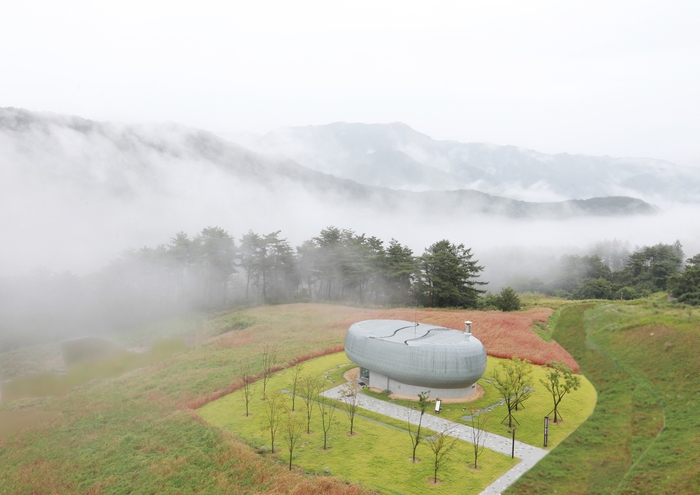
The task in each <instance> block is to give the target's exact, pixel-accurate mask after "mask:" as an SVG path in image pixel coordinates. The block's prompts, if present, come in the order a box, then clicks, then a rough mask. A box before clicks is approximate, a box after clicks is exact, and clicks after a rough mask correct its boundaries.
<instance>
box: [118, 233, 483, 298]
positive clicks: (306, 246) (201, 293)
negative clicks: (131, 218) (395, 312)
mask: <svg viewBox="0 0 700 495" xmlns="http://www.w3.org/2000/svg"><path fill="white" fill-rule="evenodd" d="M110 270H112V271H113V273H114V276H115V278H117V279H119V278H123V279H124V283H125V284H127V283H128V284H131V288H132V289H133V290H135V291H147V292H149V293H150V294H151V295H153V294H160V295H159V296H158V297H157V300H158V301H160V303H161V304H162V305H164V306H168V305H171V304H177V305H180V304H182V302H183V300H186V301H189V302H190V303H192V304H195V305H197V306H199V307H203V308H208V307H216V306H221V305H226V304H227V302H228V301H230V300H232V299H234V300H238V301H241V300H243V301H245V302H246V303H249V304H268V303H279V302H287V301H295V300H305V301H344V302H354V303H359V304H368V303H369V304H379V305H385V304H389V305H412V304H421V305H425V306H431V307H446V306H451V307H471V308H475V307H477V305H478V298H479V295H480V294H481V293H482V292H483V291H482V290H480V289H479V288H478V286H480V285H483V284H484V283H485V282H481V281H478V280H477V278H478V276H479V273H480V272H481V271H482V270H483V267H482V266H479V265H478V261H476V260H474V259H473V254H472V253H471V250H470V249H467V248H465V247H464V245H461V244H460V245H454V244H452V243H451V242H450V241H448V240H441V241H438V242H436V243H435V244H433V245H431V246H430V247H428V248H427V249H426V250H425V253H424V254H423V255H421V256H415V255H414V253H413V251H412V250H411V249H410V248H409V247H407V246H404V245H402V244H401V243H399V242H398V241H396V240H395V239H392V240H391V241H390V242H389V243H388V245H386V246H385V244H384V241H382V240H381V239H379V238H377V237H369V236H367V235H365V234H356V233H355V232H353V231H352V230H347V229H339V228H336V227H328V228H326V229H323V230H321V232H320V233H319V235H318V236H315V237H313V238H312V239H309V240H307V241H304V242H303V243H302V244H301V245H300V246H298V247H296V248H292V246H291V245H290V243H289V242H288V241H287V240H286V239H284V238H282V237H281V236H280V231H277V232H272V233H269V234H258V233H255V232H253V231H249V232H248V233H246V234H244V235H242V236H241V237H240V240H239V241H238V243H236V242H235V239H234V238H233V237H232V236H231V235H230V234H228V233H227V232H226V231H224V230H223V229H220V228H218V227H209V228H206V229H204V230H202V232H201V233H200V234H198V235H197V236H195V237H194V238H191V239H190V238H189V237H188V236H187V234H185V233H182V232H181V233H178V234H177V235H176V236H175V237H173V238H172V239H171V242H170V243H168V244H164V245H161V246H158V247H156V248H148V247H144V248H141V249H139V250H132V251H129V252H127V253H124V254H123V255H122V256H121V257H120V258H119V259H118V260H116V261H115V262H114V263H113V264H112V266H111V267H110Z"/></svg>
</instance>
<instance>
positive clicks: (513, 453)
mask: <svg viewBox="0 0 700 495" xmlns="http://www.w3.org/2000/svg"><path fill="white" fill-rule="evenodd" d="M510 433H512V435H513V446H512V447H511V450H510V458H511V459H515V427H513V428H512V429H511V430H510Z"/></svg>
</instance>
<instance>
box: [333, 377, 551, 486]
mask: <svg viewBox="0 0 700 495" xmlns="http://www.w3.org/2000/svg"><path fill="white" fill-rule="evenodd" d="M343 387H344V385H340V386H338V387H335V388H332V389H330V390H326V391H325V392H323V395H324V396H326V397H330V398H332V399H336V400H343V396H342V389H343ZM359 406H360V407H361V408H363V409H367V410H368V411H373V412H376V413H379V414H383V415H385V416H389V417H391V418H394V419H399V420H401V421H406V418H407V417H408V413H409V411H410V412H412V413H413V414H411V416H412V417H411V423H412V424H418V418H419V415H418V414H415V411H414V410H412V409H409V408H407V407H403V406H399V405H396V404H392V403H390V402H386V401H383V400H379V399H375V398H374V397H368V396H366V395H362V396H361V397H360V400H359ZM423 426H425V427H426V428H429V429H431V430H434V431H438V432H440V431H447V434H448V435H450V436H452V437H455V438H459V439H460V440H464V441H465V442H469V443H473V442H472V428H471V427H470V426H467V425H463V424H460V423H455V422H453V421H448V420H446V419H442V418H438V417H436V416H433V415H432V414H426V415H424V416H423ZM448 430H449V431H448ZM485 433H486V437H485V441H484V444H485V446H486V448H487V449H491V450H494V451H496V452H499V453H501V454H504V455H508V456H509V455H510V454H511V449H512V446H513V441H512V439H511V438H509V437H502V436H500V435H495V434H493V433H489V432H485ZM548 453H549V451H548V450H545V449H541V448H539V447H534V446H532V445H528V444H526V443H523V442H519V441H517V440H516V441H515V457H517V458H518V459H520V462H518V463H517V464H516V465H515V466H513V467H512V468H510V469H509V470H508V471H507V472H506V473H505V474H504V475H503V476H501V477H500V478H498V479H497V480H496V481H494V482H493V483H491V484H490V485H489V486H487V487H486V489H485V490H484V491H482V492H481V494H480V495H497V494H500V493H501V492H502V491H503V490H505V489H506V488H508V487H509V486H510V485H511V484H513V483H514V482H515V481H516V480H517V479H518V478H520V476H522V475H523V474H524V473H525V472H527V471H528V470H529V469H530V468H531V467H532V466H534V465H535V464H537V462H538V461H539V460H540V459H542V458H543V457H544V456H545V455H547V454H548Z"/></svg>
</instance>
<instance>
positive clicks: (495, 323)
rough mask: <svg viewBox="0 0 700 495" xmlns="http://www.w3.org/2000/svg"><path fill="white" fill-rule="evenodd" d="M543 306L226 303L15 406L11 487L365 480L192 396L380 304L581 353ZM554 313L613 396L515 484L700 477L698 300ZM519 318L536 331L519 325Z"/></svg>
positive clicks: (220, 390)
mask: <svg viewBox="0 0 700 495" xmlns="http://www.w3.org/2000/svg"><path fill="white" fill-rule="evenodd" d="M533 311H534V312H532V313H517V314H514V315H503V314H502V313H498V312H494V313H478V312H469V311H454V312H451V311H420V310H419V311H418V312H416V313H414V311H413V310H405V309H397V310H370V309H358V308H348V307H340V306H330V305H306V304H303V305H289V306H270V307H264V308H255V309H251V310H246V311H244V312H237V313H233V314H218V315H212V316H211V317H210V318H208V319H205V321H204V322H203V325H202V327H203V328H204V333H205V335H206V336H208V338H209V340H208V341H207V342H205V343H204V345H203V346H202V350H201V351H197V350H196V349H195V348H193V347H190V348H188V349H187V350H185V351H183V352H180V353H178V354H175V355H174V356H173V357H171V358H169V359H166V360H164V361H161V362H159V363H157V364H152V365H146V366H144V367H142V368H140V369H136V370H133V371H131V372H129V373H127V374H125V375H123V376H121V377H119V378H107V379H100V380H93V381H91V382H89V383H85V384H83V385H79V386H77V387H75V388H73V389H71V390H70V391H68V392H66V394H65V395H62V396H59V397H52V398H34V399H20V400H15V401H12V402H9V403H6V404H3V405H2V406H0V417H1V418H2V419H0V421H2V423H3V426H4V425H5V418H9V417H14V418H21V419H23V420H24V421H25V422H24V423H23V424H22V425H20V426H22V427H24V428H25V429H23V430H22V431H21V432H19V433H10V434H7V435H6V436H4V437H3V435H0V493H20V494H22V493H105V494H106V493H125V492H133V493H156V492H165V493H197V492H201V493H243V494H245V493H313V492H322V493H364V492H366V491H367V490H366V489H365V488H362V487H358V486H354V485H350V484H348V483H347V482H346V481H343V480H339V479H336V478H333V476H332V474H333V472H332V471H331V476H329V475H328V474H327V473H325V472H322V473H320V475H317V476H311V477H309V476H304V475H302V474H301V473H299V472H297V471H294V470H293V471H292V472H289V471H288V470H287V469H286V467H285V466H279V465H278V464H276V463H274V462H269V460H268V459H266V458H265V457H263V456H260V455H259V454H257V453H256V452H255V451H254V450H253V449H252V448H251V447H249V446H248V445H247V444H246V443H245V442H243V441H241V440H240V439H238V438H237V437H236V436H235V435H233V434H231V433H229V432H225V431H222V430H220V429H219V428H217V427H215V426H211V425H209V424H207V423H205V422H204V421H203V420H202V419H201V418H200V417H199V415H198V414H197V413H195V412H194V411H193V410H192V408H194V407H199V406H201V405H202V404H204V403H207V402H210V401H211V400H213V399H216V398H218V397H221V396H222V395H223V394H224V393H226V391H227V390H232V389H233V388H235V386H236V384H237V382H238V380H237V376H238V374H239V372H240V363H241V360H242V359H244V358H246V357H252V359H253V360H254V365H256V366H259V359H260V357H259V351H260V349H261V348H262V346H263V345H264V344H265V343H268V342H277V343H279V344H280V362H284V363H290V362H292V361H294V362H296V361H298V360H299V358H302V357H303V356H305V355H311V354H313V353H318V352H319V351H322V350H323V349H332V348H337V346H338V345H340V344H342V341H343V337H344V334H345V331H346V330H347V327H348V326H349V325H350V324H351V323H352V322H354V321H357V320H361V319H367V318H382V317H384V318H402V319H413V316H414V314H415V317H416V318H417V319H418V320H420V321H426V322H432V323H438V324H445V325H448V326H456V327H457V328H461V324H462V323H460V322H463V321H464V320H466V319H470V320H472V321H474V330H475V334H476V335H477V336H478V337H479V338H481V339H482V340H484V341H486V340H487V339H488V338H491V339H492V340H493V341H494V342H495V344H497V345H501V346H503V347H502V348H503V349H508V348H510V349H518V350H519V351H520V352H519V353H520V354H522V352H527V348H523V342H530V339H531V336H534V337H535V338H536V339H539V342H542V344H539V343H537V344H534V342H536V341H534V340H533V341H532V342H533V348H534V349H535V351H536V352H544V351H545V350H552V352H556V353H563V355H565V356H568V353H566V351H564V350H563V349H562V348H561V347H560V346H559V345H558V344H557V345H553V344H556V342H553V343H551V344H552V345H551V346H549V343H545V342H544V341H543V340H542V339H540V338H539V337H538V336H537V334H536V333H534V332H533V331H532V330H531V329H530V326H531V325H532V324H533V323H534V322H536V321H540V322H546V321H547V319H548V317H549V316H550V315H551V311H549V310H541V309H535V310H533ZM499 315H501V316H503V318H504V319H502V320H501V323H500V324H499V319H498V316H499ZM528 315H529V316H528ZM554 321H555V322H556V323H555V325H554V327H555V328H554V331H553V335H552V336H553V338H554V339H555V340H556V341H557V342H559V343H561V344H562V345H563V346H564V347H565V348H566V349H568V350H569V351H570V352H571V354H572V355H573V357H574V358H575V359H576V361H574V362H575V363H578V364H579V365H580V366H581V370H582V372H583V373H585V374H586V376H587V377H588V378H589V380H590V381H591V382H592V383H593V385H594V386H595V387H596V390H597V393H598V405H597V407H596V410H595V412H594V414H593V415H592V416H591V419H590V420H589V421H587V422H586V423H584V424H583V425H582V427H581V428H579V430H577V431H576V432H574V433H573V434H572V435H571V436H569V437H568V438H567V439H566V440H565V441H564V442H563V443H561V444H560V445H559V446H558V447H557V448H556V449H555V450H554V451H553V452H552V453H551V454H550V455H549V456H548V457H547V458H546V459H545V460H544V461H543V462H541V463H540V464H539V465H538V466H536V467H535V469H534V470H533V471H531V472H530V473H528V474H527V475H526V476H525V477H524V478H523V480H522V481H521V482H520V483H519V484H518V485H516V487H515V488H514V489H513V490H511V491H512V492H513V493H553V492H554V490H557V492H558V493H610V492H614V491H617V492H618V493H694V492H699V491H700V475H699V473H698V467H697V462H696V458H697V456H696V452H697V448H698V445H700V438H699V435H700V433H699V432H700V428H698V426H700V425H698V420H697V415H694V414H693V413H694V411H695V410H696V409H695V407H696V405H697V399H696V398H695V395H694V393H696V392H697V391H698V389H699V388H700V387H699V385H700V384H699V383H698V373H697V370H698V365H699V364H700V363H699V362H698V356H697V349H698V348H699V346H698V341H697V340H698V334H699V333H700V332H699V330H698V312H697V311H696V312H695V313H693V312H688V310H682V309H675V308H673V307H669V306H665V305H664V304H661V303H657V302H654V301H648V302H644V303H642V304H633V303H622V304H617V303H615V304H611V303H605V304H600V305H595V304H588V305H574V306H566V307H564V308H562V309H561V312H560V313H558V317H557V318H556V320H554ZM450 322H451V324H450ZM504 322H509V323H504ZM185 326H187V325H185ZM194 327H195V322H194V320H192V321H191V322H190V326H189V327H188V328H184V327H182V328H179V327H178V329H177V335H185V336H188V335H189V336H190V337H191V336H193V331H194ZM169 328H170V327H168V328H165V327H163V328H162V333H161V332H160V330H157V329H155V328H150V329H149V330H148V331H149V332H150V334H151V335H152V337H153V338H155V337H163V336H173V334H172V333H168V332H169V331H170V330H169ZM508 329H510V330H508ZM478 331H482V332H483V335H479V333H477V332H478ZM509 331H510V333H508V332H509ZM587 332H589V335H588V336H587ZM514 333H517V334H518V335H520V336H521V337H520V338H521V339H524V340H515V339H510V338H508V337H509V335H512V334H514ZM494 336H498V337H494ZM192 340H194V339H192ZM499 342H500V344H499ZM509 346H510V347H509ZM542 356H546V352H544V353H543V354H542ZM4 357H5V356H0V360H3V358H4ZM523 357H527V356H523ZM568 359H572V360H573V358H571V357H569V358H568ZM12 362H15V361H12ZM7 363H8V362H7V361H4V360H3V366H7V368H6V369H7V371H8V374H9V375H10V376H17V375H16V374H12V370H11V369H9V368H11V367H10V366H9V365H8V364H7ZM18 364H19V363H18ZM664 420H665V428H663V427H664ZM32 423H33V424H32ZM0 430H1V429H0Z"/></svg>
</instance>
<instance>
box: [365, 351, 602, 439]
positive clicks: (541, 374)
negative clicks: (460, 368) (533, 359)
mask: <svg viewBox="0 0 700 495" xmlns="http://www.w3.org/2000/svg"><path fill="white" fill-rule="evenodd" d="M502 361H504V360H503V359H499V358H494V357H489V358H488V363H487V367H486V372H485V373H484V376H483V377H482V378H481V379H480V380H479V382H478V384H479V385H480V386H481V387H483V389H484V395H483V397H481V398H479V399H477V400H474V401H472V402H468V403H456V404H444V405H443V407H442V410H441V412H440V414H439V416H440V417H442V418H445V419H449V420H450V421H455V422H458V423H463V424H466V425H470V422H469V421H465V420H464V419H462V418H463V417H464V416H466V415H469V414H470V410H471V409H473V410H475V411H479V410H481V409H486V408H488V407H489V406H492V405H494V404H496V403H498V402H499V401H500V400H501V399H502V397H501V396H500V395H499V393H498V391H497V390H496V389H495V388H494V387H493V385H492V384H491V381H490V380H489V377H490V376H491V375H492V373H493V372H494V370H495V369H496V367H497V365H498V363H499V362H502ZM531 376H532V379H533V388H534V389H535V390H534V392H533V394H532V396H531V397H530V398H529V399H528V400H527V401H526V402H525V403H524V406H525V407H524V408H523V409H521V410H519V411H517V412H515V413H514V417H515V419H516V420H517V421H519V422H520V424H519V425H517V429H516V432H515V434H516V439H517V440H520V441H522V442H525V443H529V444H530V445H536V446H538V447H543V445H542V444H543V441H544V417H545V416H546V415H548V414H550V412H551V411H552V409H553V403H552V396H551V395H550V394H549V392H548V391H547V390H546V389H545V387H544V386H543V385H542V383H540V381H539V380H540V379H545V371H544V369H543V367H542V366H536V365H533V366H532V375H531ZM579 378H580V379H581V387H580V388H579V389H578V390H575V391H572V392H571V393H569V394H568V395H566V396H565V397H564V399H563V400H562V402H561V404H559V413H560V414H561V415H562V416H563V418H564V420H563V421H560V422H557V423H554V422H553V419H554V416H553V415H552V416H551V417H550V422H549V441H548V446H547V447H546V448H547V449H550V450H551V449H553V448H554V447H556V446H557V445H558V444H559V443H560V442H561V441H562V440H564V439H565V438H566V437H567V436H568V435H570V434H571V432H573V431H574V430H576V428H578V427H579V426H580V425H581V424H582V423H583V422H584V421H586V419H587V418H588V417H589V416H590V415H591V413H592V412H593V409H594V407H595V404H596V392H595V389H594V388H593V385H591V383H590V382H589V381H588V380H587V379H586V377H585V376H582V375H581V376H579ZM364 393H366V394H367V395H370V396H372V397H375V398H378V399H381V400H391V399H389V398H388V396H387V394H385V393H373V392H370V391H365V392H364ZM394 402H395V403H396V404H400V405H403V406H406V407H413V406H415V405H416V403H415V402H410V401H406V400H401V399H396V400H395V401H394ZM427 413H428V414H432V415H435V410H434V409H432V408H431V409H430V410H429V411H428V412H427ZM484 415H485V416H484V417H485V418H486V424H485V426H484V429H485V430H487V431H490V432H492V433H496V434H497V435H502V436H509V433H508V428H507V426H506V425H504V424H501V421H502V420H503V419H504V418H505V417H506V416H507V415H508V410H507V408H506V406H505V405H500V406H497V407H495V408H493V409H492V410H491V411H489V412H486V413H484Z"/></svg>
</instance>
